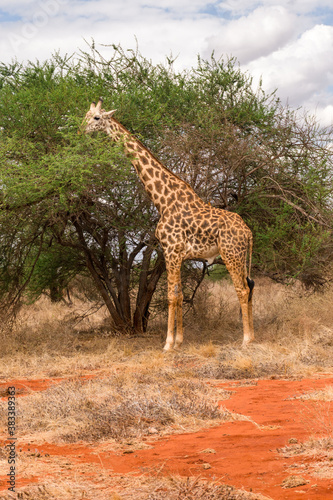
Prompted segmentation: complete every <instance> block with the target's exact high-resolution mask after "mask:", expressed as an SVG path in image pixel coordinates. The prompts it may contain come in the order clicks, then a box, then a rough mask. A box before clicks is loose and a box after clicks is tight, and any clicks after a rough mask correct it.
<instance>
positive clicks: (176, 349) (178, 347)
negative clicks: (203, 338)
mask: <svg viewBox="0 0 333 500" xmlns="http://www.w3.org/2000/svg"><path fill="white" fill-rule="evenodd" d="M181 346H182V344H175V346H174V350H175V351H179V350H180V349H181Z"/></svg>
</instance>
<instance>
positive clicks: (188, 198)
mask: <svg viewBox="0 0 333 500" xmlns="http://www.w3.org/2000/svg"><path fill="white" fill-rule="evenodd" d="M187 200H188V201H189V202H191V201H193V200H194V195H193V193H191V192H189V193H187Z"/></svg>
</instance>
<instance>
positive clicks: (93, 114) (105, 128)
mask: <svg viewBox="0 0 333 500" xmlns="http://www.w3.org/2000/svg"><path fill="white" fill-rule="evenodd" d="M102 103H103V99H102V98H101V97H100V98H99V101H98V103H97V105H96V103H95V102H92V103H91V105H90V109H89V111H88V113H87V114H86V116H85V119H84V120H83V123H82V127H81V132H84V133H86V134H87V133H91V132H97V131H99V132H105V133H106V134H108V135H112V123H111V118H112V115H113V114H114V113H115V112H116V110H115V109H114V110H113V111H105V109H102Z"/></svg>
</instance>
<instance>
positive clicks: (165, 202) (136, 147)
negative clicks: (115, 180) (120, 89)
mask: <svg viewBox="0 0 333 500" xmlns="http://www.w3.org/2000/svg"><path fill="white" fill-rule="evenodd" d="M110 129H111V130H110V135H112V136H113V137H114V138H115V140H123V141H124V146H125V149H126V150H127V152H128V154H129V156H130V158H131V162H132V165H133V166H134V168H135V171H136V173H137V175H138V177H139V179H140V180H141V182H142V183H143V185H144V188H145V190H146V192H147V194H148V196H149V197H150V199H151V200H152V202H153V203H154V205H155V207H156V208H157V210H158V211H159V213H160V214H162V213H164V212H165V211H166V210H168V209H170V208H171V207H174V206H176V205H183V206H184V207H185V209H186V207H187V206H188V209H190V207H193V206H197V207H198V208H199V207H200V206H202V205H205V203H204V202H203V201H202V200H201V198H199V196H198V195H197V194H196V193H195V192H194V191H193V189H192V188H191V187H190V186H189V185H188V184H187V183H186V182H185V181H183V180H182V179H180V178H179V177H178V176H177V175H175V174H174V173H172V172H171V171H170V170H169V169H168V168H166V167H165V166H164V165H163V164H162V163H161V162H160V161H159V160H157V159H156V158H155V156H154V155H153V154H152V153H151V152H150V151H149V150H148V149H147V148H146V147H145V146H144V145H143V144H142V143H141V142H140V141H138V140H137V139H136V138H135V137H134V136H133V135H132V134H131V133H130V132H129V131H128V130H126V128H125V127H124V126H123V125H121V123H119V122H118V121H117V120H115V119H114V118H112V123H111V124H110Z"/></svg>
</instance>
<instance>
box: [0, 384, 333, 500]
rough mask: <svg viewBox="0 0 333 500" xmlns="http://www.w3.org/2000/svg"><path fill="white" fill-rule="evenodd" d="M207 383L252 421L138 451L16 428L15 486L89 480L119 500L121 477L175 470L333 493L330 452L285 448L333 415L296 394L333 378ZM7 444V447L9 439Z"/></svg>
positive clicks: (286, 493)
mask: <svg viewBox="0 0 333 500" xmlns="http://www.w3.org/2000/svg"><path fill="white" fill-rule="evenodd" d="M92 376H94V375H93V374H92ZM61 380H64V379H59V378H57V379H56V378H55V379H42V380H25V379H21V380H6V381H4V382H2V383H1V384H0V392H1V395H3V396H4V398H6V396H5V395H4V393H5V391H6V388H7V387H9V386H15V387H16V390H17V395H18V397H23V396H24V395H25V394H27V393H29V392H31V391H41V390H45V389H47V388H48V387H49V386H50V385H52V384H56V383H59V382H60V381H61ZM209 383H211V384H213V385H216V386H220V387H223V388H224V389H228V390H230V391H232V394H231V397H230V399H228V400H225V401H223V402H222V403H221V405H223V407H225V408H226V409H227V410H229V411H232V412H234V413H236V414H241V415H243V416H245V417H246V418H247V420H244V419H243V420H235V421H233V422H227V423H223V424H221V425H219V426H217V427H213V428H208V429H205V430H202V431H200V432H196V433H185V434H178V435H170V436H168V437H166V438H165V437H164V438H158V437H157V438H156V437H154V439H152V440H150V441H149V439H150V438H148V440H147V441H146V442H145V445H146V446H145V447H144V449H136V448H135V447H134V449H133V450H132V449H131V448H130V447H128V446H127V447H126V449H118V450H114V449H112V447H111V446H110V444H108V443H107V442H104V443H98V444H96V443H94V444H93V443H84V442H80V443H76V444H58V445H57V444H52V443H47V442H43V443H42V444H40V439H39V441H38V443H34V442H32V441H31V440H30V441H29V442H27V440H26V439H20V436H19V431H18V434H17V439H18V440H17V443H16V450H17V454H18V475H17V482H16V489H17V490H19V489H20V488H22V487H23V486H25V485H27V484H32V483H38V484H39V483H40V484H42V483H44V482H45V481H47V482H50V481H54V482H56V483H57V482H59V481H67V480H68V481H75V482H76V484H80V482H82V483H87V482H89V484H90V485H91V484H93V485H95V488H96V495H94V496H91V497H89V498H90V500H95V498H113V497H112V496H110V495H111V492H112V491H117V487H116V486H115V481H114V479H115V478H124V477H126V476H127V475H128V476H131V477H132V476H133V475H142V474H144V475H146V476H152V475H164V476H168V475H173V474H175V475H180V476H183V477H198V476H200V477H202V478H207V479H209V480H212V481H213V480H215V481H216V480H218V481H221V482H222V483H225V484H229V485H232V486H235V487H237V488H243V489H244V490H246V491H252V492H253V493H257V494H263V495H265V496H267V497H270V498H272V499H275V500H277V499H293V500H296V499H309V500H312V499H313V500H322V499H329V498H333V459H332V457H331V458H327V454H325V453H316V454H311V453H305V454H301V455H293V454H291V456H288V455H286V453H283V452H282V450H281V449H282V448H283V447H285V446H289V447H290V446H292V445H291V444H290V443H301V442H304V441H306V440H307V439H308V438H309V437H310V436H311V435H312V434H313V432H314V429H316V428H317V429H318V426H317V424H316V418H317V417H318V418H319V417H320V415H317V414H318V413H320V412H321V411H323V408H325V412H328V413H329V414H330V416H331V417H332V418H333V408H331V407H330V405H329V402H327V403H325V402H321V404H320V406H315V405H313V403H311V404H310V403H309V404H307V402H306V401H302V400H301V399H299V398H298V396H300V395H301V394H304V393H307V392H308V391H313V390H320V389H322V388H324V387H327V386H329V385H332V384H333V376H332V375H329V374H326V375H323V374H321V375H320V376H318V377H313V378H311V379H302V380H246V381H210V382H209ZM60 425H61V423H60ZM1 444H2V447H3V445H4V444H5V441H4V439H2V443H1ZM289 455H290V454H289ZM6 481H7V477H6V474H5V471H3V470H2V472H1V475H0V495H1V493H2V494H4V493H5V490H7V485H6ZM302 482H303V483H304V484H301V483H302ZM118 491H119V490H118ZM119 494H120V495H121V491H119ZM101 495H105V496H101ZM29 498H31V497H29ZM52 498H54V497H52ZM82 498H86V499H88V496H84V497H82ZM120 498H126V497H120Z"/></svg>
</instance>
